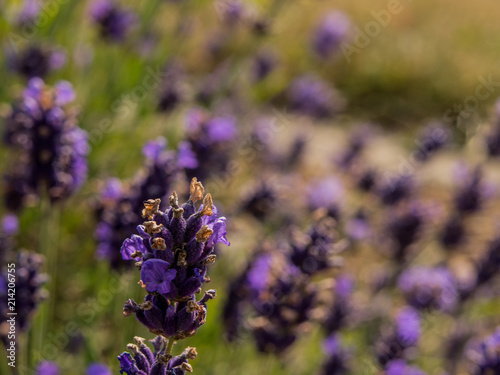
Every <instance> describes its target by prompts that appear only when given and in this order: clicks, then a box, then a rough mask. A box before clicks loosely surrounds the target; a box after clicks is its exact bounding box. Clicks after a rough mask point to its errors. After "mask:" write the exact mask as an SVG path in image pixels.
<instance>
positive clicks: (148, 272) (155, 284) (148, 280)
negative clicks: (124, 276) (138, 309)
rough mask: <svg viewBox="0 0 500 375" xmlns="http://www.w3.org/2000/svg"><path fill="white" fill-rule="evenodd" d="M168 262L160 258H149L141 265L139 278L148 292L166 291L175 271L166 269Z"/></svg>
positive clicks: (169, 286)
mask: <svg viewBox="0 0 500 375" xmlns="http://www.w3.org/2000/svg"><path fill="white" fill-rule="evenodd" d="M169 266H170V264H169V263H168V262H165V261H164V260H161V259H149V260H147V261H146V262H144V264H143V265H142V268H141V279H142V282H143V283H145V284H146V289H147V291H148V292H159V293H168V292H170V289H171V282H172V280H174V279H175V276H176V275H177V271H176V270H173V269H170V270H169V269H168V267H169Z"/></svg>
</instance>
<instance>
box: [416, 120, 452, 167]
mask: <svg viewBox="0 0 500 375" xmlns="http://www.w3.org/2000/svg"><path fill="white" fill-rule="evenodd" d="M451 137H452V135H451V132H450V130H449V129H447V128H445V127H444V126H443V125H442V124H437V123H433V124H430V125H429V126H427V127H426V128H425V129H424V130H423V131H422V134H420V137H419V139H418V140H417V149H416V151H415V153H416V154H415V158H416V159H417V160H418V161H420V162H425V161H427V160H428V159H429V158H430V157H431V156H432V155H434V154H435V153H436V152H437V151H439V150H440V149H442V148H443V147H445V146H446V145H447V144H448V143H449V142H450V141H451Z"/></svg>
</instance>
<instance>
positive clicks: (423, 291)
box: [398, 267, 458, 312]
mask: <svg viewBox="0 0 500 375" xmlns="http://www.w3.org/2000/svg"><path fill="white" fill-rule="evenodd" d="M398 287H399V289H400V290H401V292H402V293H403V295H404V296H405V298H406V301H407V303H408V304H409V305H410V306H412V307H414V308H416V309H418V310H424V309H437V310H441V311H444V312H449V311H451V310H452V309H453V308H454V307H455V305H456V303H457V297H458V292H457V290H456V286H455V280H454V278H453V276H452V274H451V273H450V271H448V270H447V269H446V268H443V267H438V268H427V267H413V268H409V269H407V270H405V271H404V272H403V273H402V274H401V276H400V277H399V280H398Z"/></svg>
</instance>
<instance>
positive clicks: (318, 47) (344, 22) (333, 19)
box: [312, 11, 351, 58]
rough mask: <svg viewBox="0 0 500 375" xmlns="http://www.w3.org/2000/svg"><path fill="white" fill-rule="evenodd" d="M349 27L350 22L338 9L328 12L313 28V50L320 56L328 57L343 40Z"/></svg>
mask: <svg viewBox="0 0 500 375" xmlns="http://www.w3.org/2000/svg"><path fill="white" fill-rule="evenodd" d="M350 28H351V22H350V20H349V18H348V17H347V16H346V15H345V14H344V13H342V12H339V11H334V12H331V13H329V14H328V15H326V16H325V17H324V18H323V20H322V21H321V23H320V24H319V26H318V27H317V28H316V29H315V30H314V35H313V39H312V48H313V51H314V52H315V53H316V54H317V55H318V56H319V57H321V58H328V57H330V56H331V55H332V54H333V53H334V52H335V51H337V50H338V48H339V47H340V44H341V43H342V41H344V40H345V38H346V37H347V35H348V33H349V29H350Z"/></svg>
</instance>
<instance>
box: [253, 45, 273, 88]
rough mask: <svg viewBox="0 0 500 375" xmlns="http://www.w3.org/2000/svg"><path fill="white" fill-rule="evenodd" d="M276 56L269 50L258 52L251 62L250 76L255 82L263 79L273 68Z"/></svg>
mask: <svg viewBox="0 0 500 375" xmlns="http://www.w3.org/2000/svg"><path fill="white" fill-rule="evenodd" d="M275 66H276V58H275V56H274V54H272V53H270V52H261V53H259V54H258V55H257V56H256V57H255V59H254V60H253V64H252V78H253V80H254V81H255V82H260V81H262V80H264V79H265V78H266V77H267V76H268V75H269V74H270V73H271V72H272V71H273V70H274V68H275Z"/></svg>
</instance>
